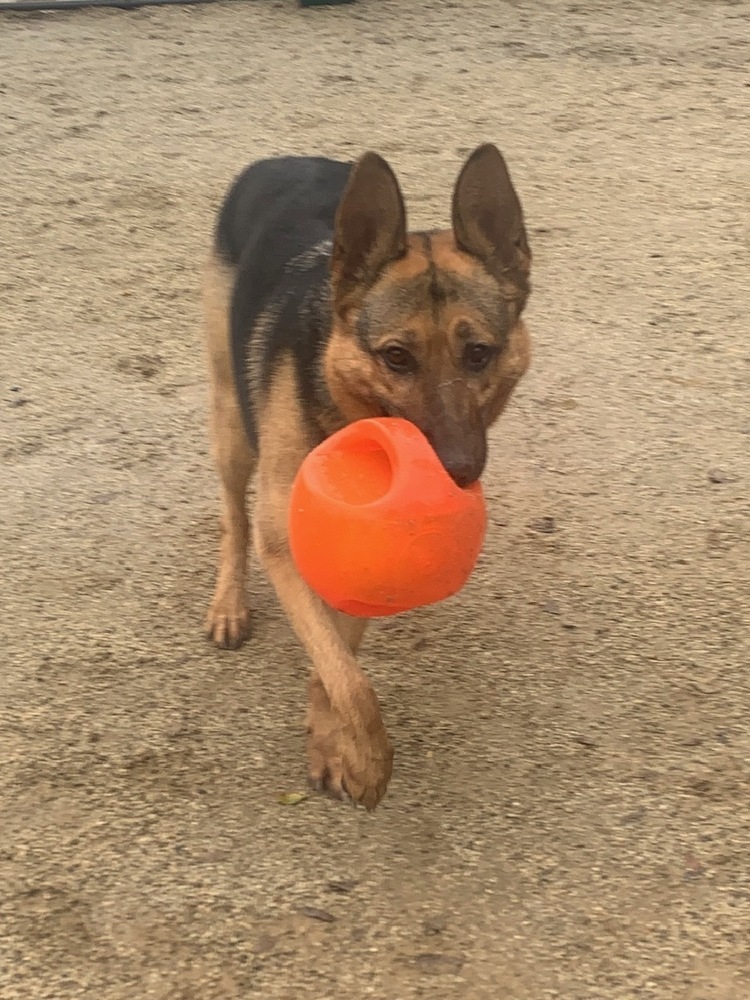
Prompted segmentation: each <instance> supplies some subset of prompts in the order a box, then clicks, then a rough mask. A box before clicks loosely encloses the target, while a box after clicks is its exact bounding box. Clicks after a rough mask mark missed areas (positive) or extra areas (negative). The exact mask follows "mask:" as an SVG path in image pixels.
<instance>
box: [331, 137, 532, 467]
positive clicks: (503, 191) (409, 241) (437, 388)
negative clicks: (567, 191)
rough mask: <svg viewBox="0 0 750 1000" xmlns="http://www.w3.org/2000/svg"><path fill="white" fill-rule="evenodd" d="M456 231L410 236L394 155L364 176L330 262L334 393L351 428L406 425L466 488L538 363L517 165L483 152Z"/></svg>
mask: <svg viewBox="0 0 750 1000" xmlns="http://www.w3.org/2000/svg"><path fill="white" fill-rule="evenodd" d="M452 214H453V219H452V222H453V228H452V230H447V231H445V232H430V233H415V234H409V233H407V229H406V212H405V209H404V201H403V198H402V196H401V191H400V189H399V185H398V181H397V180H396V177H395V175H394V173H393V171H392V170H391V168H390V167H389V166H388V164H387V163H386V162H385V160H383V159H382V157H380V156H378V155H377V154H376V153H366V154H365V155H364V156H363V157H362V158H361V159H360V160H359V161H358V162H357V163H356V164H355V166H354V168H353V170H352V173H351V176H350V178H349V182H348V185H347V187H346V190H345V192H344V195H343V197H342V199H341V203H340V205H339V209H338V213H337V217H336V227H335V234H334V246H333V256H332V260H331V284H332V296H333V328H332V334H331V339H330V341H329V344H328V348H327V351H326V357H325V373H326V381H327V384H328V388H329V391H330V393H331V396H332V399H333V402H334V403H335V405H336V407H337V409H338V410H339V411H340V412H341V414H342V415H343V416H344V417H345V419H346V420H349V421H351V420H357V419H359V418H361V417H371V416H400V417H405V418H406V419H407V420H410V421H412V422H413V423H414V424H416V425H417V426H418V427H419V428H420V429H421V430H422V431H423V432H424V434H425V435H426V436H427V438H428V439H429V440H430V442H431V443H432V446H433V447H434V449H435V451H436V452H437V454H438V456H439V458H440V460H441V461H442V463H443V465H444V466H445V468H446V470H447V471H448V472H449V473H450V475H451V476H452V477H453V479H454V480H455V481H456V482H457V483H459V484H460V485H462V486H463V485H467V484H468V483H471V482H474V481H475V480H476V479H478V478H479V476H480V475H481V474H482V471H483V469H484V465H485V461H486V456H487V428H488V427H489V426H490V425H491V424H492V423H493V421H494V420H496V419H497V417H498V416H499V415H500V413H501V412H502V410H503V408H504V407H505V404H506V403H507V401H508V399H509V397H510V395H511V393H512V391H513V388H514V387H515V385H516V383H517V382H518V380H519V379H520V378H521V376H522V375H523V374H524V372H525V371H526V369H527V367H528V364H529V358H530V343H529V336H528V333H527V331H526V327H525V324H524V323H523V321H522V320H521V313H522V311H523V308H524V305H525V304H526V299H527V297H528V294H529V268H530V262H531V255H530V252H529V246H528V242H527V239H526V231H525V228H524V222H523V212H522V210H521V204H520V202H519V200H518V197H517V195H516V192H515V190H514V188H513V184H512V182H511V179H510V174H509V173H508V169H507V167H506V165H505V161H504V160H503V158H502V156H501V155H500V153H499V152H498V150H497V149H496V148H495V147H494V146H492V145H484V146H480V147H479V148H478V149H476V150H475V151H474V153H472V155H471V156H470V157H469V159H468V160H467V161H466V163H465V164H464V166H463V169H462V170H461V172H460V174H459V176H458V180H457V181H456V186H455V190H454V193H453V213H452Z"/></svg>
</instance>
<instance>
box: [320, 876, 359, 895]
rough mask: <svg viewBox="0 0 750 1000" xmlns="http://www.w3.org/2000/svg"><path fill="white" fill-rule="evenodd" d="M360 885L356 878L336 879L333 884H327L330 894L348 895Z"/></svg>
mask: <svg viewBox="0 0 750 1000" xmlns="http://www.w3.org/2000/svg"><path fill="white" fill-rule="evenodd" d="M358 885H359V882H358V881H357V879H356V878H342V879H336V880H335V881H333V882H328V883H327V884H326V889H328V891H329V892H339V893H346V892H351V891H352V889H356V888H357V886H358Z"/></svg>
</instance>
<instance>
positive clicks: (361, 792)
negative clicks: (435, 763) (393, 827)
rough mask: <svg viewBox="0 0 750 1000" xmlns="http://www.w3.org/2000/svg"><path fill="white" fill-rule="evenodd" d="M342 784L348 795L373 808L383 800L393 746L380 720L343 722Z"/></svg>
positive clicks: (354, 800) (340, 750)
mask: <svg viewBox="0 0 750 1000" xmlns="http://www.w3.org/2000/svg"><path fill="white" fill-rule="evenodd" d="M339 753H340V755H341V774H342V779H341V785H342V787H343V789H344V791H345V792H346V794H347V796H348V797H349V798H350V799H351V800H352V802H356V803H357V804H358V805H362V806H364V807H365V809H367V810H368V811H370V812H371V811H372V810H373V809H374V808H375V807H376V806H377V805H378V803H379V802H380V801H381V800H382V798H383V796H384V795H385V793H386V789H387V788H388V782H389V781H390V780H391V774H392V773H393V747H392V746H391V741H390V740H389V739H388V733H387V732H386V730H385V727H384V726H383V723H382V721H381V720H380V713H379V712H378V718H377V724H374V723H373V722H372V721H371V722H370V725H369V726H367V727H366V728H363V727H360V726H359V725H357V724H354V725H352V724H349V725H346V726H343V727H342V729H341V731H340V734H339Z"/></svg>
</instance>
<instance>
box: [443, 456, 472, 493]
mask: <svg viewBox="0 0 750 1000" xmlns="http://www.w3.org/2000/svg"><path fill="white" fill-rule="evenodd" d="M445 471H446V472H447V473H448V475H449V476H450V477H451V479H452V480H453V482H454V483H455V484H456V485H457V486H460V487H461V488H462V489H463V487H464V486H470V485H471V484H472V483H475V482H476V481H477V479H479V475H480V473H478V472H477V468H476V465H475V464H474V463H472V462H460V463H455V464H450V465H446V466H445Z"/></svg>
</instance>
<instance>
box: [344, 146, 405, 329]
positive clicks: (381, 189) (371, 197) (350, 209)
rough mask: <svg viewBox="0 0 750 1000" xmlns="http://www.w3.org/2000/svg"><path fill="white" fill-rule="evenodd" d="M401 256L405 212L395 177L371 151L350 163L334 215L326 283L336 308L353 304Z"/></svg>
mask: <svg viewBox="0 0 750 1000" xmlns="http://www.w3.org/2000/svg"><path fill="white" fill-rule="evenodd" d="M405 253H406V209H405V208H404V199H403V197H402V195H401V189H400V188H399V186H398V181H397V180H396V175H395V174H394V173H393V171H392V170H391V168H390V167H389V166H388V164H387V163H386V162H385V160H384V159H383V157H382V156H378V154H377V153H365V154H364V156H362V157H360V159H359V160H358V161H357V162H356V163H355V164H354V167H353V169H352V172H351V174H350V176H349V182H348V183H347V185H346V188H345V190H344V194H343V195H342V198H341V202H340V204H339V207H338V211H337V213H336V225H335V232H334V240H333V256H332V258H331V280H332V283H333V295H334V303H335V306H336V308H337V310H341V309H342V308H346V307H347V306H351V305H356V304H357V301H358V299H359V297H360V295H363V294H364V293H365V292H366V291H367V289H368V288H370V287H371V286H372V285H373V284H374V283H375V280H376V279H377V277H378V274H379V273H380V272H381V271H382V269H383V268H384V267H385V266H386V264H390V263H391V261H394V260H398V258H399V257H403V255H404V254H405Z"/></svg>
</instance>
